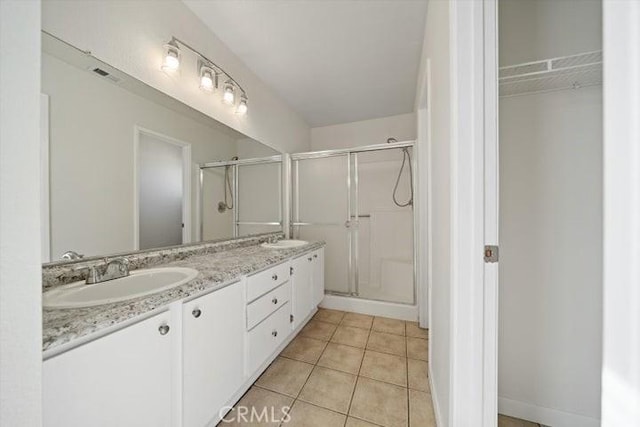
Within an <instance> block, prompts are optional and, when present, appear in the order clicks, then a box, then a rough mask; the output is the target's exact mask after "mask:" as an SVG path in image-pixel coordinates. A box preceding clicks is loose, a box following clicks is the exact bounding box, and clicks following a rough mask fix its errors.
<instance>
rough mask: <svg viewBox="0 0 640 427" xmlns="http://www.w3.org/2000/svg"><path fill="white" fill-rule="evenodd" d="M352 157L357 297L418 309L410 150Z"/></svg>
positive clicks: (390, 150) (377, 152)
mask: <svg viewBox="0 0 640 427" xmlns="http://www.w3.org/2000/svg"><path fill="white" fill-rule="evenodd" d="M351 156H352V170H353V172H354V178H353V181H354V183H355V185H354V186H353V191H352V193H353V201H354V202H353V213H354V215H353V216H354V220H357V227H354V243H353V250H354V259H355V260H356V262H355V266H356V267H355V270H356V271H355V281H356V286H355V289H356V290H357V294H358V296H359V297H361V298H366V299H370V300H377V301H387V302H395V303H402V304H414V302H415V286H414V282H415V280H414V242H413V230H414V213H413V203H412V198H413V195H412V190H411V188H412V185H411V180H412V175H411V172H412V169H411V168H410V167H409V161H410V160H409V157H411V159H413V156H412V150H411V148H405V149H402V148H394V149H386V150H379V151H366V152H356V153H352V154H351Z"/></svg>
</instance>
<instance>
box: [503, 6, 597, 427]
mask: <svg viewBox="0 0 640 427" xmlns="http://www.w3.org/2000/svg"><path fill="white" fill-rule="evenodd" d="M499 6H500V22H499V24H500V63H501V64H514V63H518V62H522V61H531V60H534V59H544V58H548V57H553V56H562V55H569V54H574V53H578V52H584V51H593V50H598V49H600V48H601V41H600V38H601V29H600V28H601V27H600V26H601V10H600V8H601V3H600V2H593V1H566V2H547V1H540V2H511V1H501V2H500V4H499ZM499 111H500V255H501V256H500V292H499V293H500V295H499V299H500V312H499V319H500V335H499V358H498V360H499V393H498V394H499V410H500V412H502V413H506V414H510V415H515V416H519V417H521V418H528V419H532V420H534V421H538V422H540V423H543V424H547V425H553V426H554V427H555V426H581V427H582V426H592V425H593V426H595V425H599V422H598V420H599V418H600V407H599V402H600V371H601V359H602V358H601V349H602V346H601V343H602V340H601V333H602V324H601V322H602V295H601V294H602V264H601V259H602V195H603V193H602V173H603V171H602V87H600V86H598V87H591V88H584V89H580V90H570V91H559V92H553V93H546V94H536V95H527V96H518V97H511V98H500V109H499Z"/></svg>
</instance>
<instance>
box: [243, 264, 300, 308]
mask: <svg viewBox="0 0 640 427" xmlns="http://www.w3.org/2000/svg"><path fill="white" fill-rule="evenodd" d="M290 275H291V274H290V272H289V263H283V264H280V265H276V266H275V267H273V268H270V269H268V270H265V271H263V272H261V273H258V274H255V275H253V276H249V277H248V278H247V301H253V300H254V299H256V298H258V297H259V296H261V295H264V294H266V293H267V292H269V291H270V290H272V289H273V288H276V287H277V286H278V285H281V284H283V283H284V282H286V281H287V280H289V276H290Z"/></svg>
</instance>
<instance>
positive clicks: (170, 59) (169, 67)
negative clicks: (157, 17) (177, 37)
mask: <svg viewBox="0 0 640 427" xmlns="http://www.w3.org/2000/svg"><path fill="white" fill-rule="evenodd" d="M164 47H165V49H166V50H167V52H166V54H165V56H164V61H163V62H162V70H163V71H177V70H178V68H180V48H179V47H178V46H176V45H175V44H171V43H169V44H166V45H164Z"/></svg>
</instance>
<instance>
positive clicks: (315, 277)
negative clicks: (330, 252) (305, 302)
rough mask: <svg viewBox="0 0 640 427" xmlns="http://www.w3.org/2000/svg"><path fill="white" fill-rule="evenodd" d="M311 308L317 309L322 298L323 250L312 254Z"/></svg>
mask: <svg viewBox="0 0 640 427" xmlns="http://www.w3.org/2000/svg"><path fill="white" fill-rule="evenodd" d="M311 269H312V279H311V280H312V288H313V297H312V299H313V306H314V307H317V306H318V305H319V304H320V303H321V302H322V299H323V298H324V248H321V249H318V250H317V251H315V252H313V253H312V267H311Z"/></svg>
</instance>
